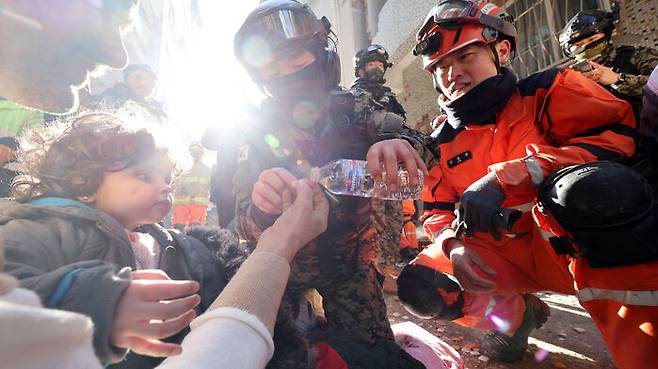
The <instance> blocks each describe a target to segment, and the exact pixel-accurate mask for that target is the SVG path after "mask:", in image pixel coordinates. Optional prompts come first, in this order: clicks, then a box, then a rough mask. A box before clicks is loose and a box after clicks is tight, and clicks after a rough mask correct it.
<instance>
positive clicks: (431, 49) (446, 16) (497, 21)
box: [413, 0, 517, 56]
mask: <svg viewBox="0 0 658 369" xmlns="http://www.w3.org/2000/svg"><path fill="white" fill-rule="evenodd" d="M491 5H492V6H493V4H491ZM483 9H486V7H484V8H483V7H482V6H480V5H478V4H477V3H475V2H471V1H466V0H444V1H442V2H440V3H439V4H438V5H436V6H435V7H434V8H433V9H432V13H431V14H430V15H429V16H428V17H427V20H426V21H425V24H424V25H423V26H422V27H421V28H420V30H419V31H418V36H417V39H418V40H420V41H419V42H418V44H416V46H415V47H414V49H413V54H414V55H415V56H418V55H430V54H433V53H435V52H437V51H438V50H439V49H440V48H441V43H442V40H441V35H440V33H438V32H435V33H433V34H430V35H428V33H429V32H430V30H431V29H432V27H433V26H434V25H435V24H436V25H439V26H441V27H443V28H459V27H461V26H462V25H463V24H466V23H478V24H481V25H484V26H487V27H490V28H492V29H494V30H496V31H499V32H501V33H503V34H505V35H507V36H509V37H513V38H516V37H517V33H516V29H515V28H514V25H513V24H512V19H511V16H509V17H508V18H507V19H505V18H500V17H497V16H492V15H489V14H485V13H483V12H482V10H483ZM483 36H486V35H483ZM491 37H492V40H493V39H495V38H496V35H493V34H492V35H491Z"/></svg>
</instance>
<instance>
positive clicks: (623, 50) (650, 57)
mask: <svg viewBox="0 0 658 369" xmlns="http://www.w3.org/2000/svg"><path fill="white" fill-rule="evenodd" d="M593 61H594V62H597V63H599V64H601V65H603V66H606V67H608V68H611V69H612V70H613V71H615V72H616V73H623V74H624V75H623V78H622V80H621V81H619V82H618V83H615V84H612V85H609V86H603V87H605V88H606V89H607V90H608V91H610V92H611V93H612V94H613V95H615V96H617V97H618V98H620V99H623V100H626V101H628V102H629V103H630V104H631V105H632V107H633V112H634V113H635V117H636V118H637V119H639V117H640V109H641V107H642V89H643V88H644V86H645V85H646V84H647V80H648V79H649V75H650V74H651V72H652V71H653V69H654V68H655V67H656V65H658V50H656V49H652V48H648V47H643V46H627V45H624V46H619V47H616V46H614V45H613V44H612V43H610V44H608V46H606V48H605V49H604V50H603V51H602V52H601V55H600V56H598V57H597V58H595V59H594V60H593Z"/></svg>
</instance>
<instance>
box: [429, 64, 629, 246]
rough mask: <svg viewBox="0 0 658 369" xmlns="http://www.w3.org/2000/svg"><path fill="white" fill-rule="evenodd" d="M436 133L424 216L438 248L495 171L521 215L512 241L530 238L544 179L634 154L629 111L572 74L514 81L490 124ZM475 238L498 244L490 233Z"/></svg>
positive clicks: (442, 129)
mask: <svg viewBox="0 0 658 369" xmlns="http://www.w3.org/2000/svg"><path fill="white" fill-rule="evenodd" d="M435 133H437V135H434V136H435V137H436V138H437V141H438V142H437V146H438V151H439V154H440V158H441V159H440V162H439V164H438V165H436V166H434V167H433V168H431V169H430V173H429V175H428V176H427V177H426V179H425V183H424V189H423V194H422V199H423V201H424V203H425V204H424V209H425V211H424V213H423V215H422V217H421V219H422V220H423V223H424V228H425V231H426V232H427V234H428V235H430V237H432V241H433V242H437V243H439V244H440V245H441V246H443V243H444V242H445V240H447V239H449V238H451V237H454V230H453V228H452V222H453V220H454V219H455V214H454V210H455V207H456V204H457V203H458V202H459V198H460V195H461V194H462V193H463V192H464V190H466V188H467V187H468V186H469V185H471V184H472V183H473V182H474V181H476V180H477V179H479V178H480V177H482V176H483V175H485V174H487V173H488V172H489V171H494V172H495V173H496V177H497V178H498V180H499V181H500V183H501V185H502V188H503V191H504V192H505V195H506V198H505V202H504V203H503V207H507V208H516V209H518V210H521V211H523V212H524V215H523V216H522V218H521V219H520V220H519V221H518V222H517V223H516V224H515V226H514V228H513V230H512V232H511V234H508V237H515V236H514V234H523V233H526V232H527V231H528V230H529V229H530V228H529V227H530V226H531V224H532V217H531V215H530V213H529V212H530V210H531V209H532V205H533V204H534V201H535V197H536V195H537V187H538V186H539V184H540V183H541V182H542V180H543V179H544V178H545V177H546V176H548V175H550V174H551V173H553V172H555V171H557V170H558V169H560V168H564V167H566V166H570V165H574V164H579V163H584V162H589V161H596V160H606V159H613V158H618V157H628V156H632V155H634V153H635V147H636V144H635V140H636V138H637V133H636V130H635V120H634V117H633V111H632V110H631V107H630V105H629V104H628V103H627V102H625V101H622V100H620V99H617V98H616V97H614V96H613V95H612V94H610V93H609V92H608V91H606V90H605V89H604V88H602V87H600V86H599V85H598V84H596V83H594V82H592V81H590V80H588V79H586V78H585V77H583V76H581V75H580V74H579V73H576V72H573V71H571V70H570V69H568V68H567V69H563V70H558V69H553V70H548V71H545V72H540V73H536V74H534V75H532V76H530V77H528V78H526V79H524V80H521V81H519V82H517V87H516V89H515V90H514V92H513V93H512V96H511V97H510V99H509V101H508V102H507V104H506V105H505V106H504V107H503V108H502V110H501V111H499V112H498V113H497V114H496V121H495V122H491V123H487V124H463V125H460V126H458V127H456V128H454V127H453V126H452V125H450V124H449V122H447V121H446V122H444V123H442V124H441V126H440V127H439V131H437V132H435ZM475 237H481V238H487V239H488V240H489V241H491V242H494V243H495V242H496V241H495V240H494V239H493V238H492V237H491V236H490V235H489V234H488V233H487V234H484V233H477V234H476V235H475Z"/></svg>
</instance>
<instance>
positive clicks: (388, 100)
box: [352, 45, 407, 119]
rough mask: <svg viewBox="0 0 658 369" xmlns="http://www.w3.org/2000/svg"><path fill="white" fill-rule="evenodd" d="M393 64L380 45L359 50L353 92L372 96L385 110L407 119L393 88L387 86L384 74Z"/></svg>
mask: <svg viewBox="0 0 658 369" xmlns="http://www.w3.org/2000/svg"><path fill="white" fill-rule="evenodd" d="M392 66H393V63H391V62H390V61H389V60H388V52H387V51H386V49H384V47H383V46H380V45H370V46H368V47H367V48H365V49H361V50H359V51H358V52H357V53H356V55H355V56H354V76H355V77H356V79H355V80H354V82H352V92H355V93H357V92H358V91H359V90H361V91H365V92H367V93H369V94H371V95H372V98H373V99H374V100H375V101H376V102H378V103H379V104H381V105H383V106H384V109H386V110H388V111H390V112H391V113H395V114H397V115H399V116H401V117H402V118H404V119H407V115H406V112H405V111H404V107H402V104H400V102H399V101H398V99H397V98H396V97H395V94H394V93H393V92H392V91H391V88H390V87H388V86H385V85H384V84H385V83H386V80H385V79H384V74H385V73H386V71H387V70H388V68H390V67H392Z"/></svg>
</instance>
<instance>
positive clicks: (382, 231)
mask: <svg viewBox="0 0 658 369" xmlns="http://www.w3.org/2000/svg"><path fill="white" fill-rule="evenodd" d="M351 90H352V93H354V94H355V95H356V96H366V97H367V98H369V99H372V101H374V102H376V103H377V104H379V105H380V106H381V107H382V108H383V109H385V110H387V111H389V112H391V113H394V114H397V115H399V116H401V117H402V118H404V119H406V112H405V110H404V108H403V107H402V104H400V102H399V101H398V100H397V98H396V97H395V94H394V93H393V92H392V91H391V89H390V88H389V87H387V86H384V85H382V84H381V83H376V82H372V81H369V80H367V79H364V78H361V77H357V78H356V79H355V80H354V82H353V83H352V88H351ZM372 208H373V212H372V213H373V221H374V224H375V228H376V229H377V234H378V235H379V238H380V240H381V247H382V263H383V264H387V265H392V264H394V263H395V262H396V261H397V260H398V259H399V255H400V234H401V233H402V224H403V219H402V218H403V214H402V202H401V201H391V200H379V199H373V201H372Z"/></svg>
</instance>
